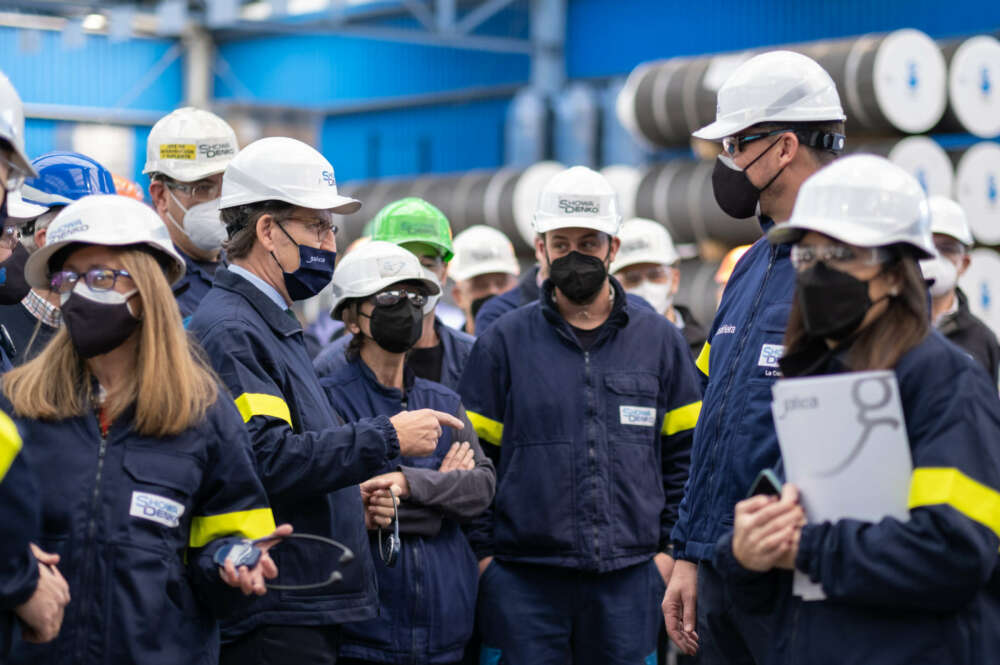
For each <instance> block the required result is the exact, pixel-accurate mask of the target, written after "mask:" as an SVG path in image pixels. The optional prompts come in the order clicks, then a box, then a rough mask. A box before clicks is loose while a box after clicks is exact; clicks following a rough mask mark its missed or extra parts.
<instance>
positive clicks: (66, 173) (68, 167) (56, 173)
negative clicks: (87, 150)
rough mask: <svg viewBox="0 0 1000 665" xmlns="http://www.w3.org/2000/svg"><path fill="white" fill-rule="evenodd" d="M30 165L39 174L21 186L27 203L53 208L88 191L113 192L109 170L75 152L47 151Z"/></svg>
mask: <svg viewBox="0 0 1000 665" xmlns="http://www.w3.org/2000/svg"><path fill="white" fill-rule="evenodd" d="M31 165H32V166H33V167H34V168H35V170H36V171H38V176H37V177H35V178H28V179H27V180H25V181H24V184H23V185H22V186H21V196H22V198H23V199H24V200H25V201H26V202H28V203H34V204H35V205H40V206H44V207H46V208H52V207H54V206H64V205H69V204H70V203H72V202H73V201H76V200H77V199H80V198H83V197H84V196H89V195H90V194H114V193H116V192H115V182H114V179H113V178H112V176H111V172H110V171H108V170H107V169H106V168H104V167H103V166H101V165H100V164H99V163H98V162H97V161H95V160H94V159H91V158H90V157H87V156H86V155H81V154H80V153H78V152H65V151H61V150H60V151H56V152H49V153H46V154H44V155H42V156H41V157H38V158H37V159H35V160H34V161H33V162H31Z"/></svg>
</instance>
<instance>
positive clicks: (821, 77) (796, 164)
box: [663, 51, 846, 665]
mask: <svg viewBox="0 0 1000 665" xmlns="http://www.w3.org/2000/svg"><path fill="white" fill-rule="evenodd" d="M845 119H846V116H845V115H844V111H843V109H842V108H841V105H840V97H839V96H838V94H837V89H836V86H835V85H834V83H833V80H832V79H831V78H830V75H829V74H827V73H826V71H824V70H823V68H822V67H820V66H819V65H818V64H817V63H816V62H815V61H813V60H812V59H810V58H808V57H806V56H804V55H801V54H798V53H793V52H790V51H772V52H769V53H763V54H761V55H757V56H755V57H753V58H750V59H749V60H747V61H746V62H744V63H743V64H742V65H740V66H739V67H738V68H737V69H736V70H734V71H733V73H732V74H731V75H730V76H729V78H728V79H726V81H725V82H724V83H723V85H722V87H721V88H720V89H719V93H718V104H717V112H716V121H715V122H713V123H711V124H710V125H708V126H706V127H703V128H702V129H699V130H698V131H696V132H695V133H694V136H695V137H697V138H700V139H705V140H709V141H721V142H722V154H721V155H719V158H718V160H717V162H716V164H715V170H714V171H713V173H712V186H713V190H714V193H715V199H716V201H717V202H718V204H719V207H721V208H722V210H723V211H725V212H726V213H728V214H729V215H731V216H733V217H736V218H740V219H742V218H748V217H752V216H754V215H755V214H756V215H757V216H758V220H759V222H760V225H761V228H762V230H763V231H764V232H765V233H766V232H767V231H768V230H770V229H771V228H772V227H773V226H774V225H775V224H782V223H784V222H786V221H787V220H788V219H789V218H790V217H791V213H792V207H793V205H794V204H795V197H796V195H797V194H798V190H799V187H800V186H801V184H802V183H803V182H804V181H805V180H806V178H808V177H809V176H810V175H812V174H813V173H815V172H816V171H818V170H819V169H821V168H822V167H823V166H825V165H827V164H829V163H830V162H831V161H833V160H834V159H835V158H836V157H837V155H838V154H839V153H840V152H841V151H842V150H843V148H844V120H845ZM734 223H740V222H734ZM745 223H751V222H745ZM794 286H795V273H794V270H793V269H792V265H791V262H790V261H789V249H788V247H787V246H771V245H769V244H768V242H767V241H766V240H765V239H763V238H762V239H760V240H758V241H757V242H756V243H755V244H754V246H753V247H752V248H751V249H750V250H749V251H747V253H746V254H745V255H744V256H743V257H742V258H741V259H740V261H739V263H738V264H737V265H736V268H735V270H734V271H733V274H732V277H731V278H730V280H729V282H728V284H727V285H726V289H725V291H724V293H723V296H722V301H721V303H720V305H719V309H718V311H717V313H716V315H715V320H714V321H713V322H712V326H711V327H710V328H709V332H708V340H707V342H706V343H705V346H704V348H703V349H702V351H701V353H700V354H699V356H698V360H697V365H698V369H699V370H700V371H701V372H702V374H703V375H704V378H703V381H706V386H705V401H704V408H703V409H702V412H701V418H700V419H699V421H698V427H697V429H696V431H695V436H694V447H693V448H692V451H691V475H690V479H689V481H688V485H687V488H686V491H685V496H684V500H683V501H682V502H681V506H680V517H679V518H678V521H677V525H676V526H675V527H674V531H673V536H672V537H673V545H674V551H675V553H676V556H677V559H678V560H677V565H676V566H674V571H673V575H672V577H671V579H670V584H669V587H668V589H667V593H666V595H665V596H664V599H663V611H664V615H665V620H666V626H667V632H668V633H669V634H670V637H671V639H672V640H673V641H674V643H675V644H677V646H678V647H679V648H680V649H681V650H682V651H683V652H685V653H687V654H695V653H697V654H698V655H697V659H696V662H698V663H706V664H712V665H714V664H716V663H734V664H736V663H738V664H744V663H746V664H751V663H760V662H761V659H762V657H763V655H764V654H765V653H766V648H767V644H768V640H769V639H770V635H771V630H770V617H769V616H768V615H766V614H753V613H749V612H745V611H742V610H741V609H739V608H736V607H733V605H732V603H731V602H729V600H728V598H727V595H726V593H725V589H724V585H723V582H722V580H721V578H720V577H719V574H718V572H717V571H716V570H715V569H714V568H713V567H712V562H711V560H712V556H713V553H714V549H715V544H716V541H718V540H719V538H720V537H721V536H722V535H723V534H724V533H725V532H726V531H727V530H728V529H729V528H730V525H731V524H732V515H733V507H734V506H735V505H736V503H737V502H738V501H739V500H741V499H743V498H744V497H745V496H746V493H747V491H748V490H749V489H750V486H751V485H752V483H753V481H754V478H755V477H756V475H757V473H758V472H759V471H760V470H761V469H764V468H767V467H772V466H774V465H775V464H776V463H777V462H778V459H779V456H780V453H779V450H778V440H777V436H776V435H775V432H774V423H773V421H772V418H771V384H772V383H773V382H774V380H775V379H776V378H777V377H778V376H779V369H778V360H779V358H781V355H782V353H783V350H784V349H783V346H782V344H783V337H784V331H785V326H786V322H787V320H788V313H789V311H790V308H791V302H792V293H793V290H794Z"/></svg>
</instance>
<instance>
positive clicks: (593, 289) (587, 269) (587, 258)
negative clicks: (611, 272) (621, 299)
mask: <svg viewBox="0 0 1000 665" xmlns="http://www.w3.org/2000/svg"><path fill="white" fill-rule="evenodd" d="M610 253H611V248H610V247H609V248H608V254H609V255H610ZM545 258H546V259H548V251H547V250H546V253H545ZM605 258H607V257H605ZM607 276H608V267H607V266H606V265H604V261H602V260H601V259H599V258H597V257H596V256H591V255H589V254H581V253H580V252H578V251H576V250H575V249H574V250H573V251H572V252H570V253H569V254H567V255H566V256H560V257H559V258H558V259H556V260H555V261H552V260H551V259H549V279H551V280H552V283H553V284H555V285H556V287H558V288H559V290H560V291H561V292H562V294H563V295H564V296H566V297H567V298H569V299H570V301H572V302H573V303H575V304H577V305H585V304H587V303H589V302H591V301H592V300H593V299H594V296H595V295H597V292H598V291H599V290H600V289H601V285H603V284H604V280H605V279H607Z"/></svg>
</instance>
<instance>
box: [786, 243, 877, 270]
mask: <svg viewBox="0 0 1000 665" xmlns="http://www.w3.org/2000/svg"><path fill="white" fill-rule="evenodd" d="M891 258H892V254H891V253H890V252H889V251H888V250H887V249H885V248H882V247H848V246H847V245H793V246H792V256H791V259H792V266H794V268H795V270H796V272H802V271H804V270H808V269H809V268H811V267H813V266H814V265H815V264H816V262H818V261H822V262H823V263H825V264H826V265H828V266H830V267H831V268H835V269H837V270H841V271H845V270H849V269H850V268H859V267H862V266H876V265H879V264H881V263H886V262H888V261H889V260H890V259H891Z"/></svg>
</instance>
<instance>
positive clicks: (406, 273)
mask: <svg viewBox="0 0 1000 665" xmlns="http://www.w3.org/2000/svg"><path fill="white" fill-rule="evenodd" d="M408 281H415V282H420V283H421V284H423V285H424V286H425V287H426V288H427V295H431V296H436V295H438V294H439V293H441V287H440V286H438V284H437V282H434V281H432V280H429V279H427V277H425V276H424V268H423V266H421V265H420V259H418V258H417V255H416V254H414V253H413V252H410V251H407V250H405V249H403V248H402V247H400V246H399V245H397V244H395V243H391V242H386V241H384V240H372V241H370V242H367V243H365V244H364V245H362V246H360V247H358V248H357V249H355V250H354V251H352V252H351V253H350V254H348V255H347V256H345V257H344V258H342V259H341V260H340V263H338V264H337V269H336V270H335V271H333V305H332V307H331V310H330V316H332V317H333V318H335V319H341V315H342V314H343V311H344V305H346V304H347V302H348V301H349V300H351V299H352V298H367V297H368V296H371V295H375V294H376V293H378V292H379V291H381V290H382V289H384V288H385V287H387V286H392V285H393V284H398V283H399V282H408Z"/></svg>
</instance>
